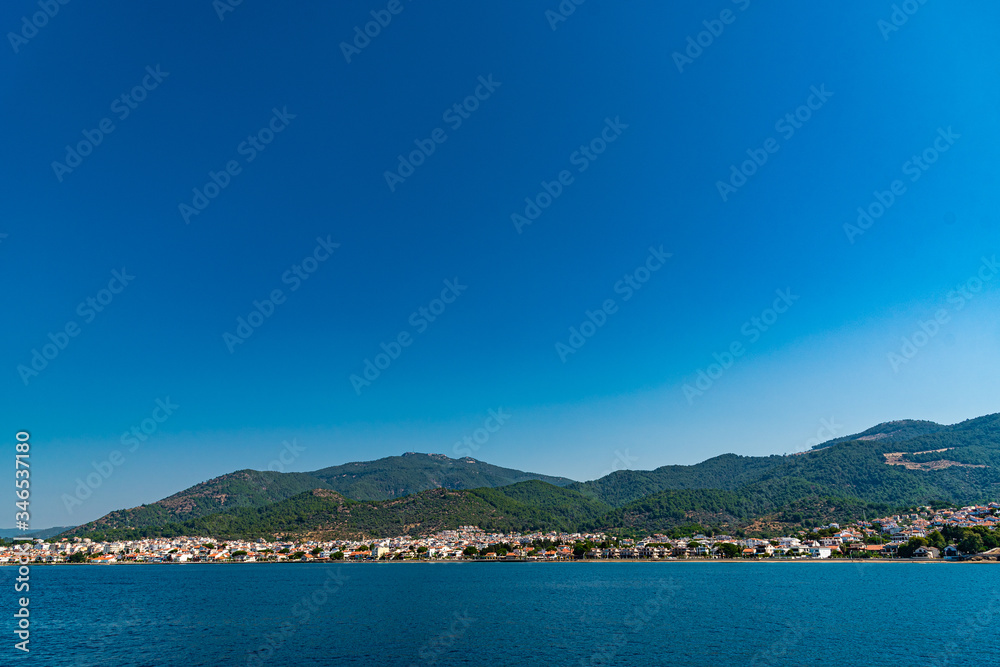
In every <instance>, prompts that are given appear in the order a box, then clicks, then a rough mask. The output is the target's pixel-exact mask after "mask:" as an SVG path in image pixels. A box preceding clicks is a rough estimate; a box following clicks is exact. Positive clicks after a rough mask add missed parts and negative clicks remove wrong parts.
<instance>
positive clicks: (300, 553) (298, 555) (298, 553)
mask: <svg viewBox="0 0 1000 667" xmlns="http://www.w3.org/2000/svg"><path fill="white" fill-rule="evenodd" d="M305 555H306V552H305V551H296V552H295V553H293V554H292V555H291V556H289V558H291V559H292V560H299V559H301V558H302V557H303V556H305Z"/></svg>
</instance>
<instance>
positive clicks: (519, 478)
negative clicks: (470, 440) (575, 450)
mask: <svg viewBox="0 0 1000 667" xmlns="http://www.w3.org/2000/svg"><path fill="white" fill-rule="evenodd" d="M310 474H312V475H313V476H314V477H316V478H318V479H321V480H323V481H324V482H325V483H326V484H327V485H329V488H331V489H333V490H335V491H337V492H339V493H342V494H344V495H345V496H347V497H348V498H353V499H354V500H386V499H388V498H401V497H403V496H409V495H412V494H414V493H419V492H421V491H427V490H428V489H438V488H443V489H478V488H484V487H497V486H507V485H509V484H516V483H518V482H524V481H528V480H541V481H543V482H548V483H549V484H554V485H556V486H565V485H567V484H570V483H571V482H572V481H573V480H570V479H566V478H565V477H550V476H548V475H539V474H536V473H531V472H524V471H521V470H512V469H510V468H501V467H499V466H495V465H490V464H489V463H483V462H482V461H477V460H476V459H473V458H470V457H465V458H460V459H453V458H449V457H447V456H445V455H443V454H416V453H412V452H411V453H408V454H404V455H403V456H389V457H386V458H382V459H378V460H376V461H362V462H358V463H345V464H344V465H339V466H332V467H330V468H323V469H322V470H316V471H314V472H312V473H310Z"/></svg>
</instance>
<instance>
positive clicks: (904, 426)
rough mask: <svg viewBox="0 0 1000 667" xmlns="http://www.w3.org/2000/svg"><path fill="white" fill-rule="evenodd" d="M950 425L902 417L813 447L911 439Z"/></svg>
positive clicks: (947, 427) (944, 428)
mask: <svg viewBox="0 0 1000 667" xmlns="http://www.w3.org/2000/svg"><path fill="white" fill-rule="evenodd" d="M949 428H951V427H949V426H945V425H944V424H938V423H935V422H929V421H922V420H919V419H900V420H897V421H891V422H885V423H882V424H879V425H878V426H873V427H871V428H870V429H867V430H865V431H862V432H861V433H855V434H854V435H848V436H844V437H840V438H834V439H833V440H827V441H826V442H821V443H820V444H818V445H816V446H815V447H813V449H814V450H815V449H823V448H824V447H830V446H832V445H835V444H837V443H838V442H849V441H851V440H880V441H883V442H896V441H900V440H911V439H913V438H918V437H920V436H922V435H930V434H931V433H937V432H939V431H945V430H948V429H949Z"/></svg>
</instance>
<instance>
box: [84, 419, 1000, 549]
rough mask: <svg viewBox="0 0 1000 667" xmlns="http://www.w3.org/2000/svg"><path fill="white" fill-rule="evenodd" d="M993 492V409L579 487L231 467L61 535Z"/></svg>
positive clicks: (998, 457)
mask: <svg viewBox="0 0 1000 667" xmlns="http://www.w3.org/2000/svg"><path fill="white" fill-rule="evenodd" d="M539 477H542V478H543V479H537V478H539ZM511 480H513V481H511ZM549 480H552V481H554V482H555V484H553V483H550V481H549ZM477 485H478V486H477ZM469 487H474V488H469ZM414 489H416V491H413V490H414ZM366 496H369V497H371V496H374V497H376V498H375V499H371V498H366ZM359 498H360V499H361V500H359ZM997 498H1000V415H996V414H994V415H987V416H985V417H980V418H977V419H970V420H968V421H965V422H961V423H959V424H952V425H949V426H942V425H940V424H934V423H933V422H918V421H912V420H910V421H897V422H887V423H886V424H880V425H879V426H877V427H874V428H873V429H868V430H867V431H864V432H862V433H861V434H857V435H856V436H852V439H849V440H845V439H837V440H835V441H830V442H829V443H824V446H821V447H819V448H817V449H813V450H810V451H808V452H804V453H801V454H793V455H788V456H767V457H748V456H737V455H735V454H726V455H723V456H717V457H714V458H712V459H708V460H707V461H704V462H702V463H699V464H697V465H692V466H664V467H661V468H657V469H656V470H649V471H633V470H620V471H617V472H614V473H611V474H610V475H607V476H605V477H603V478H601V479H598V480H594V481H591V482H583V483H579V482H571V481H570V480H567V479H565V478H556V477H544V476H540V475H533V474H532V473H524V472H521V471H517V470H510V469H507V468H500V467H497V466H491V465H489V464H487V463H483V462H481V461H476V460H474V459H451V458H448V457H446V456H442V455H433V454H407V455H404V456H397V457H389V458H386V459H380V460H378V461H369V462H362V463H352V464H346V465H342V466H335V467H332V468H324V469H323V470H319V471H316V472H314V473H310V474H306V473H290V474H281V473H259V472H255V471H239V472H237V473H232V474H231V475H224V476H222V477H219V478H216V479H214V480H209V481H208V482H205V483H203V484H199V485H197V486H195V487H192V488H191V489H188V490H186V491H183V492H181V493H179V494H175V495H174V496H171V497H170V498H166V499H164V500H162V501H159V502H157V503H154V504H152V505H148V506H142V507H139V508H133V509H131V510H121V511H119V512H113V513H111V514H109V515H107V516H106V517H103V518H102V519H100V520H98V521H96V522H91V523H89V524H86V525H84V526H79V527H77V528H76V529H74V530H73V531H71V532H70V533H67V534H72V535H83V534H91V533H94V532H101V533H105V534H116V535H136V534H163V535H176V534H181V533H183V532H184V531H189V532H190V531H199V532H198V534H210V533H211V532H212V531H213V530H215V531H219V532H218V534H219V535H231V536H235V535H239V534H243V535H247V536H251V535H254V536H257V535H259V536H262V535H265V534H267V535H271V534H274V533H310V532H317V531H319V532H323V533H324V534H334V535H348V534H362V535H371V536H379V535H391V534H403V533H408V534H415V533H416V532H433V531H434V530H439V529H441V528H445V527H448V528H450V527H454V526H457V525H461V524H478V525H480V526H481V527H483V528H493V529H498V530H529V529H544V530H567V531H576V530H581V529H595V530H596V529H602V530H615V529H629V528H631V529H635V530H657V531H665V530H668V529H670V528H674V527H678V526H683V525H686V524H692V523H698V524H703V525H705V526H714V527H718V528H720V529H725V530H733V531H736V530H758V531H766V530H768V528H767V526H770V525H774V524H782V523H783V524H796V525H798V524H813V525H814V524H815V523H816V522H828V521H830V520H846V519H854V518H858V517H860V516H861V515H862V514H863V513H867V514H869V515H877V514H880V513H886V512H890V511H892V510H894V509H897V508H903V507H912V506H916V505H927V504H932V503H947V504H955V505H968V504H973V503H982V502H990V501H995V500H996V499H997ZM143 531H145V533H144V532H143Z"/></svg>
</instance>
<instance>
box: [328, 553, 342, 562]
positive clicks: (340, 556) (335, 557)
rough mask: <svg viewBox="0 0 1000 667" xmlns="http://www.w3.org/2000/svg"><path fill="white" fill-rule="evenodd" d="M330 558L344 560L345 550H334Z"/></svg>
mask: <svg viewBox="0 0 1000 667" xmlns="http://www.w3.org/2000/svg"><path fill="white" fill-rule="evenodd" d="M330 558H332V559H333V560H344V552H343V551H334V552H333V553H332V554H331V555H330Z"/></svg>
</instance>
